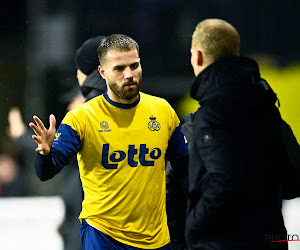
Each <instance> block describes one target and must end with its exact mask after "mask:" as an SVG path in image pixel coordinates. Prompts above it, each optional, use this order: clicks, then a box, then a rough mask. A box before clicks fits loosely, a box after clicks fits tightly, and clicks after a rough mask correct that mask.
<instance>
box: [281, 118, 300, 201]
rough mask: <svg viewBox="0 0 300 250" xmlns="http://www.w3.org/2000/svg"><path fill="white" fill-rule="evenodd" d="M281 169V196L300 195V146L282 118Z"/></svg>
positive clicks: (289, 197)
mask: <svg viewBox="0 0 300 250" xmlns="http://www.w3.org/2000/svg"><path fill="white" fill-rule="evenodd" d="M281 124H282V141H283V149H282V150H283V155H284V157H285V158H284V161H283V169H282V182H283V190H282V198H283V199H294V198H296V197H299V196H300V187H299V179H300V146H299V144H298V142H297V139H296V138H295V135H294V133H293V131H292V129H291V128H290V126H289V125H288V124H287V123H286V122H285V121H284V120H282V123H281Z"/></svg>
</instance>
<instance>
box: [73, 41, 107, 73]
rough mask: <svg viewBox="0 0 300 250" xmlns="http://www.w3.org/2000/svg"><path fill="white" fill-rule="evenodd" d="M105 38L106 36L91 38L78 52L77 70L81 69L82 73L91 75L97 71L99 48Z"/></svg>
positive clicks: (76, 57)
mask: <svg viewBox="0 0 300 250" xmlns="http://www.w3.org/2000/svg"><path fill="white" fill-rule="evenodd" d="M104 38H105V37H104V36H96V37H93V38H90V39H88V40H86V41H85V42H84V43H83V44H82V45H81V47H80V48H79V49H78V50H77V52H76V55H75V58H74V63H75V66H76V68H77V69H80V70H81V71H82V73H84V74H86V75H89V74H90V73H92V72H93V71H94V70H95V69H97V67H98V65H99V58H98V54H97V48H98V46H99V45H100V43H101V41H102V40H103V39H104Z"/></svg>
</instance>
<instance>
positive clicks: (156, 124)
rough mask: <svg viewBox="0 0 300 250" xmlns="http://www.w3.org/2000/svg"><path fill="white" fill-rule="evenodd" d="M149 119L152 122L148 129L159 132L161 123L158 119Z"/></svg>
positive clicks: (152, 117)
mask: <svg viewBox="0 0 300 250" xmlns="http://www.w3.org/2000/svg"><path fill="white" fill-rule="evenodd" d="M149 119H150V122H148V129H149V130H151V131H159V130H160V123H159V122H158V121H156V117H154V116H153V115H151V116H150V118H149Z"/></svg>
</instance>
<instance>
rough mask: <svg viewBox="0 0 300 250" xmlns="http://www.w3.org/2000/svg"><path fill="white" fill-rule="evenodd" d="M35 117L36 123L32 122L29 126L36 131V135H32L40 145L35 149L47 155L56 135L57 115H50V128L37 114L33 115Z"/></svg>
mask: <svg viewBox="0 0 300 250" xmlns="http://www.w3.org/2000/svg"><path fill="white" fill-rule="evenodd" d="M33 119H34V121H35V122H36V124H34V123H33V122H30V123H29V126H30V127H31V128H32V129H33V131H34V132H35V135H33V136H32V139H34V140H35V142H36V143H37V144H38V147H37V148H36V149H35V151H37V152H39V153H40V154H42V155H47V154H49V152H50V149H51V146H52V144H53V141H54V137H55V132H56V129H55V124H56V120H55V116H54V115H50V117H49V123H50V127H49V129H46V128H45V126H44V124H43V122H42V121H41V120H40V119H39V118H38V117H37V116H33Z"/></svg>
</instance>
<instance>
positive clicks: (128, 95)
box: [106, 77, 142, 101]
mask: <svg viewBox="0 0 300 250" xmlns="http://www.w3.org/2000/svg"><path fill="white" fill-rule="evenodd" d="M106 80H107V83H108V86H109V88H110V89H111V91H112V92H113V93H114V94H115V95H116V96H117V97H119V98H120V99H124V100H127V101H130V100H132V99H133V98H135V97H136V96H137V95H138V93H139V91H140V89H141V87H142V77H140V79H139V81H133V80H132V81H127V82H125V83H124V84H123V85H122V86H121V87H119V86H118V84H117V83H115V82H112V81H110V80H109V79H106ZM129 85H134V87H133V88H126V86H129Z"/></svg>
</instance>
